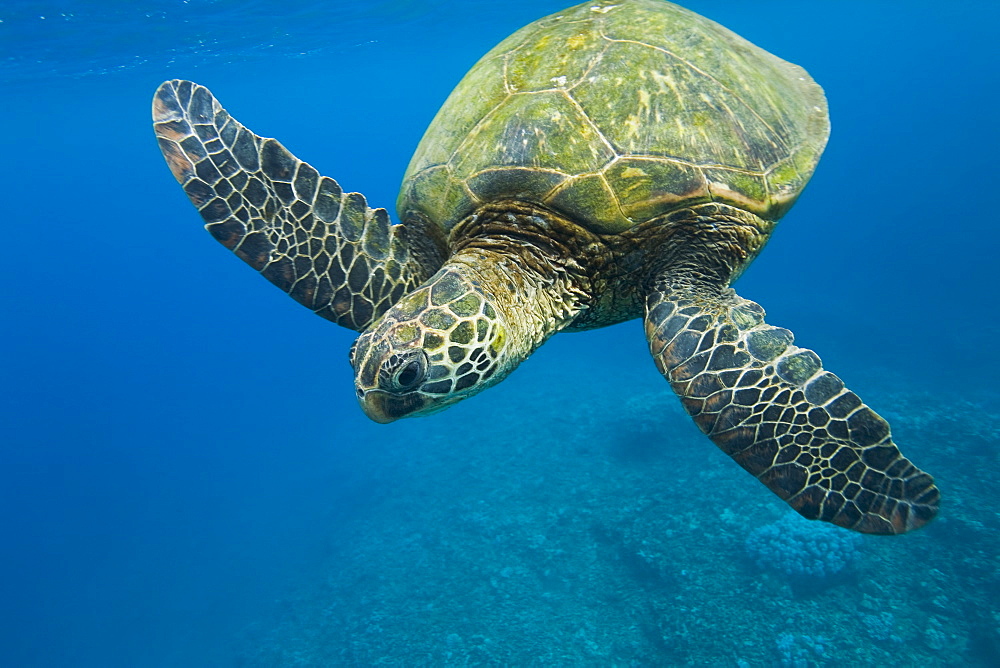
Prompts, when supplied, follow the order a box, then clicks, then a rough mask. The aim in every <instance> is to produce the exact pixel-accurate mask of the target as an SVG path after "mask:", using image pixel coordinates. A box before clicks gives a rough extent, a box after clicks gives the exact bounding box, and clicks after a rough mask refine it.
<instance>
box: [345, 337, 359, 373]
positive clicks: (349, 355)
mask: <svg viewBox="0 0 1000 668" xmlns="http://www.w3.org/2000/svg"><path fill="white" fill-rule="evenodd" d="M359 340H360V339H354V343H352V344H351V349H350V350H349V351H347V362H348V363H349V364H350V365H351V366H352V367H353V366H354V354H355V353H356V352H358V341H359Z"/></svg>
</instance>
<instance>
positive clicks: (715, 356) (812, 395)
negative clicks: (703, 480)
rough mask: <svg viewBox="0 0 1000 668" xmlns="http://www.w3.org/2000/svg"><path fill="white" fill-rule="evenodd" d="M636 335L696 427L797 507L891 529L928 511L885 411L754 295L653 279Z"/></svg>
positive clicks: (926, 487) (921, 477)
mask: <svg viewBox="0 0 1000 668" xmlns="http://www.w3.org/2000/svg"><path fill="white" fill-rule="evenodd" d="M646 336H647V338H648V340H649V346H650V352H652V354H653V358H654V359H655V361H656V366H657V368H658V369H659V370H660V372H661V373H662V374H663V375H664V376H665V377H666V378H667V380H668V381H670V385H671V387H672V388H673V389H674V391H675V392H676V393H677V394H678V395H679V396H680V398H681V402H682V403H683V404H684V408H685V409H686V410H687V411H688V413H689V414H690V415H691V416H692V417H693V418H694V420H695V422H696V423H697V424H698V426H699V427H700V428H701V430H702V431H703V432H705V433H706V434H707V435H708V436H709V438H711V439H712V441H713V442H715V444H716V445H718V446H719V447H720V448H721V449H722V450H723V451H724V452H725V453H726V454H728V455H729V456H730V457H732V458H733V459H734V460H736V462H737V463H738V464H739V465H740V466H742V467H743V468H744V469H746V470H747V471H749V472H750V473H752V474H753V475H754V476H756V477H757V478H758V479H759V480H760V481H761V482H763V483H764V484H765V485H767V486H768V488H770V489H771V491H773V492H774V493H775V494H777V495H778V496H780V497H781V498H782V499H784V500H785V501H787V502H788V503H789V504H790V505H791V506H792V507H793V508H794V509H795V510H797V511H798V512H799V513H800V514H802V515H803V516H804V517H807V518H809V519H820V520H825V521H827V522H832V523H834V524H837V525H840V526H842V527H847V528H849V529H854V530H856V531H861V532H864V533H875V534H896V533H904V532H906V531H909V530H911V529H916V528H918V527H920V526H922V525H924V524H926V523H927V522H929V521H930V520H931V519H932V518H933V517H934V515H935V514H936V513H937V509H938V501H939V493H938V490H937V487H935V486H934V480H933V479H932V478H931V476H929V475H927V474H926V473H924V472H923V471H921V470H919V469H918V468H916V467H915V466H914V465H913V464H911V463H910V461H909V460H908V459H906V458H905V457H903V455H902V454H901V453H900V452H899V449H898V448H897V447H896V445H895V444H894V443H893V442H892V438H891V436H890V434H889V425H888V423H887V422H886V421H885V420H883V419H882V418H881V417H880V416H879V415H878V414H876V413H875V411H873V410H872V409H870V408H868V407H867V406H866V405H864V404H863V403H862V402H861V399H859V398H858V395H856V394H854V393H853V392H851V391H850V390H848V389H846V388H845V387H844V383H843V382H842V381H841V380H840V379H839V378H838V377H837V376H835V375H833V374H832V373H830V372H828V371H824V370H823V368H822V367H821V365H820V359H819V357H817V355H816V353H814V352H813V351H811V350H806V349H803V348H799V347H797V346H794V345H792V333H791V332H790V331H788V330H787V329H782V328H780V327H771V326H769V325H767V324H766V323H765V322H764V310H763V309H762V308H761V307H760V306H758V305H757V304H755V303H754V302H751V301H747V300H745V299H742V298H740V297H739V296H737V295H736V294H735V293H734V292H733V291H732V290H731V289H728V288H726V289H721V288H718V287H714V286H707V285H698V284H696V283H685V282H684V281H676V280H669V278H667V279H661V280H660V281H658V282H657V285H656V287H655V288H654V290H653V292H652V293H651V294H650V295H649V296H648V298H647V302H646Z"/></svg>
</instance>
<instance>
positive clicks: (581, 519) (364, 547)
mask: <svg viewBox="0 0 1000 668" xmlns="http://www.w3.org/2000/svg"><path fill="white" fill-rule="evenodd" d="M623 366H626V365H623ZM528 371H531V368H530V367H529V368H528ZM519 373H520V372H519ZM548 373H551V370H549V371H548ZM566 373H567V375H566V377H564V378H563V379H562V381H561V382H559V383H553V382H552V381H551V380H549V379H547V378H546V379H544V382H543V379H541V378H532V377H531V376H530V374H529V375H528V376H527V377H526V378H525V379H524V381H525V382H522V383H521V385H516V384H514V383H513V382H512V381H511V380H508V381H507V382H506V383H504V384H503V386H502V387H498V388H497V389H496V390H494V392H495V394H494V395H493V396H491V397H490V398H489V401H483V402H478V403H477V402H475V401H473V402H467V404H463V405H461V406H459V407H456V408H454V409H452V410H451V411H448V412H446V413H442V414H441V415H440V416H435V418H434V419H433V420H423V421H410V422H407V423H405V424H403V425H398V429H397V425H391V426H390V429H394V430H395V431H394V432H392V433H393V434H396V435H397V436H396V437H393V436H392V435H391V434H390V436H387V437H386V438H385V440H384V441H383V442H380V443H379V444H378V446H377V447H371V448H367V449H365V450H364V451H363V452H358V453H354V454H353V455H352V459H351V461H350V467H351V471H352V472H353V474H354V475H355V476H358V477H360V478H363V479H366V480H367V486H366V488H365V489H366V493H365V495H364V497H363V498H359V500H358V502H357V503H354V504H342V506H338V507H337V508H336V509H333V508H331V514H332V516H334V517H336V518H338V519H337V521H336V522H332V523H331V525H330V527H329V528H328V529H326V531H327V533H328V534H329V537H328V548H327V552H326V554H325V556H324V558H323V560H322V563H321V565H320V566H319V567H318V568H317V570H316V572H312V573H307V574H304V580H303V583H302V586H301V588H300V589H299V590H298V591H297V592H293V591H290V592H289V594H288V596H287V599H286V601H285V602H284V605H283V607H282V609H281V610H280V611H279V612H278V613H276V615H275V617H274V618H273V619H262V620H261V621H260V623H259V624H258V625H256V626H254V627H252V628H249V629H247V631H246V635H245V638H244V642H243V643H242V651H241V655H240V665H242V666H245V667H250V666H279V665H280V666H286V665H300V666H333V665H336V666H369V665H395V666H401V665H405V666H464V665H487V666H496V665H516V666H542V665H556V666H609V665H618V666H653V665H673V666H686V665H687V666H694V665H713V666H714V665H718V666H725V665H730V666H734V665H735V666H762V667H773V666H782V667H785V666H790V667H796V668H798V667H800V666H802V667H807V668H809V667H813V666H823V665H829V666H862V665H881V666H917V665H942V666H945V665H955V666H958V665H961V666H963V667H964V666H972V667H985V666H995V665H1000V656H998V647H1000V633H998V628H1000V624H998V620H1000V603H998V602H1000V568H998V567H997V561H996V555H997V554H1000V515H998V512H997V510H996V509H997V508H998V507H1000V502H998V499H997V496H996V491H995V490H996V486H995V483H994V481H993V477H995V472H996V471H997V470H1000V462H998V461H997V456H998V455H997V448H996V443H995V441H994V442H992V443H989V442H987V441H988V439H989V438H991V436H990V434H991V433H992V432H991V430H992V429H994V427H993V426H992V425H995V424H997V422H998V418H997V415H1000V410H998V409H997V408H996V407H994V406H992V405H986V404H977V405H971V404H967V403H965V402H951V403H949V402H948V401H947V400H946V399H943V398H940V397H938V398H934V399H933V400H932V399H930V398H927V397H925V396H924V395H916V394H912V393H910V394H908V393H906V392H902V391H900V392H896V391H893V392H887V393H885V394H883V395H879V393H878V392H876V391H872V389H871V388H870V387H869V388H866V389H865V394H864V396H865V398H866V400H868V401H869V402H870V403H871V404H872V405H875V406H891V407H893V411H895V413H896V414H895V415H893V416H892V417H893V428H894V430H895V433H896V435H897V436H898V437H899V440H900V442H905V443H906V447H907V454H908V455H910V456H912V457H913V458H914V459H915V460H918V461H919V462H920V463H921V465H922V466H923V467H925V468H927V470H930V471H933V472H934V473H935V475H936V476H937V477H938V480H939V482H940V483H941V487H942V490H943V492H944V495H945V499H946V505H945V506H944V509H943V514H942V517H941V518H940V519H939V520H937V521H935V522H934V523H932V524H931V525H929V526H928V527H927V528H925V529H922V530H921V531H919V532H916V533H913V534H908V535H906V536H902V537H894V538H891V539H884V538H881V537H869V536H857V535H855V534H852V533H850V532H847V531H844V530H840V529H837V528H834V527H828V526H826V525H823V524H821V523H818V522H809V521H807V520H804V519H801V518H799V517H798V516H796V515H794V514H789V511H788V509H787V506H785V505H784V504H783V503H782V502H781V501H779V500H777V499H776V498H773V497H772V496H771V495H770V494H768V493H767V492H766V490H764V489H763V488H762V487H761V485H760V483H759V482H757V481H756V480H754V479H753V478H752V477H751V476H748V475H746V473H745V472H744V471H742V470H741V469H740V468H739V467H738V466H737V465H735V464H734V463H733V462H732V461H731V460H730V459H729V458H728V457H727V456H726V455H724V454H723V453H722V452H720V451H718V450H717V449H715V448H714V447H712V445H711V444H710V443H708V441H707V440H706V439H705V438H704V436H702V435H701V434H700V432H699V431H698V430H697V428H695V427H694V426H693V424H692V423H691V421H690V420H689V419H688V418H687V417H686V416H685V415H684V414H683V412H682V411H681V410H680V409H679V407H678V406H677V404H676V399H675V398H674V397H672V396H671V395H670V394H669V392H667V391H665V389H664V388H663V387H662V380H661V379H659V378H658V377H656V376H655V375H654V374H653V373H650V374H648V375H647V376H641V377H640V376H626V375H625V373H626V372H617V371H616V374H610V373H609V374H606V375H607V377H608V379H609V380H608V381H607V382H606V383H605V384H604V385H603V386H601V387H597V388H594V387H593V384H584V383H579V382H574V381H573V376H572V375H571V374H570V373H569V372H566ZM580 373H581V374H584V373H586V374H593V373H594V371H593V369H591V368H589V367H588V368H586V369H583V370H581V372H580ZM513 380H515V381H516V380H517V379H516V378H515V379H513ZM647 381H648V382H647ZM553 386H555V387H553ZM498 415H501V416H503V419H497V417H496V416H498ZM483 425H489V429H484V428H483ZM348 511H350V512H348ZM755 527H759V528H755ZM318 530H323V529H318ZM758 564H759V566H760V567H763V568H764V569H766V570H761V568H760V567H758ZM848 575H849V577H847V576H848ZM803 580H805V581H810V582H820V583H826V584H824V585H823V586H820V587H816V588H814V589H812V590H809V591H808V592H807V593H808V595H805V596H804V595H802V591H801V587H800V585H799V583H800V582H801V581H803Z"/></svg>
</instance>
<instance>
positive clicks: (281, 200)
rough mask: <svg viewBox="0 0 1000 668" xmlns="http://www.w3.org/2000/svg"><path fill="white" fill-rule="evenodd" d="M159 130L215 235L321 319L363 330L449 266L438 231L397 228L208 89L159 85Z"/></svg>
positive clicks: (171, 159) (168, 156)
mask: <svg viewBox="0 0 1000 668" xmlns="http://www.w3.org/2000/svg"><path fill="white" fill-rule="evenodd" d="M153 123H154V128H155V130H156V136H157V138H158V140H159V144H160V150H162V151H163V156H164V158H166V161H167V164H168V165H169V167H170V170H171V171H172V172H173V174H174V176H175V177H176V178H177V181H178V182H179V183H180V184H181V185H182V186H183V187H184V191H185V192H186V193H187V195H188V197H189V198H190V199H191V202H192V203H194V205H195V206H196V207H197V208H198V210H199V212H200V213H201V215H202V218H204V219H205V228H206V229H207V230H208V231H209V232H210V233H211V234H212V236H214V237H215V238H216V239H218V240H219V242H221V243H222V244H223V245H224V246H226V247H227V248H229V249H230V250H232V251H233V252H234V253H236V255H238V256H239V257H240V258H242V259H243V261H245V262H246V263H247V264H249V265H250V266H251V267H253V268H254V269H256V270H257V271H259V272H260V273H261V274H262V275H263V276H264V277H265V278H267V279H268V280H269V281H271V282H272V283H274V284H275V285H276V286H278V287H279V288H281V289H282V290H284V291H285V292H287V293H288V294H289V295H290V296H291V297H293V298H294V299H295V300H296V301H298V302H299V303H301V304H303V305H304V306H306V307H308V308H310V309H312V310H313V311H315V312H316V313H317V314H319V315H321V316H323V317H324V318H327V319H329V320H332V321H334V322H336V323H337V324H339V325H342V326H344V327H348V328H350V329H353V330H356V331H361V330H364V329H365V328H367V327H368V326H369V325H370V324H371V323H372V321H374V320H375V319H376V318H377V317H378V316H379V315H381V314H382V313H383V312H385V311H386V309H388V308H389V306H391V305H392V304H393V303H395V302H397V301H399V299H400V297H402V296H403V295H404V294H406V293H407V292H410V291H411V290H413V289H414V288H415V287H417V286H418V285H420V284H421V283H423V282H424V280H426V279H427V277H428V276H430V275H431V274H433V273H434V272H435V271H437V269H438V267H440V265H441V263H442V262H443V259H444V253H443V250H442V249H443V246H442V245H441V244H440V243H436V242H435V241H434V239H435V238H436V237H434V234H433V231H432V230H426V229H421V230H408V229H407V228H406V227H405V226H403V225H391V224H390V222H389V216H388V214H387V213H386V211H385V209H370V208H369V207H368V204H367V202H366V201H365V198H364V196H362V195H361V194H359V193H344V192H343V191H342V190H341V188H340V186H339V185H338V184H337V182H336V181H334V180H333V179H331V178H329V177H326V176H320V174H319V173H318V172H317V171H316V170H315V169H313V168H312V167H310V166H309V165H308V164H306V163H304V162H302V161H301V160H298V159H297V158H296V157H295V156H293V155H292V154H291V153H289V152H288V150H286V149H285V147H283V146H282V145H281V144H279V143H278V142H277V141H275V140H274V139H265V138H262V137H259V136H257V135H255V134H254V133H252V132H251V131H249V130H248V129H246V128H245V127H243V126H242V125H241V124H240V123H238V122H237V121H236V119H234V118H232V117H231V116H230V115H229V114H228V113H227V112H226V110H225V109H223V108H222V106H221V105H220V104H219V102H218V101H217V100H216V99H215V97H213V96H212V94H211V93H210V92H209V91H208V89H207V88H204V87H203V86H198V85H197V84H194V83H191V82H190V81H179V80H174V81H167V82H165V83H164V84H162V85H161V86H160V87H159V89H158V90H157V91H156V95H155V97H154V98H153Z"/></svg>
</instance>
